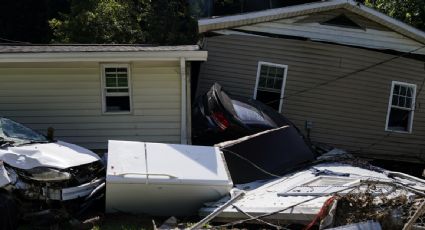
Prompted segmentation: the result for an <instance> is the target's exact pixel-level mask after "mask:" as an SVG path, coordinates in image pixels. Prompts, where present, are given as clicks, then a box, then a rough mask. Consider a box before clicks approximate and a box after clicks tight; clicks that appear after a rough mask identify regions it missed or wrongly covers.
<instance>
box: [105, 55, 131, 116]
mask: <svg viewBox="0 0 425 230" xmlns="http://www.w3.org/2000/svg"><path fill="white" fill-rule="evenodd" d="M100 68H101V77H100V79H101V96H102V114H103V115H122V114H132V113H133V98H132V84H131V83H132V81H131V65H130V64H128V63H107V64H101V65H100ZM106 68H126V69H127V82H128V97H129V106H130V110H129V111H114V112H109V111H107V110H106V97H107V96H108V95H107V93H106V73H105V69H106ZM115 94H126V93H115ZM123 96H127V95H123Z"/></svg>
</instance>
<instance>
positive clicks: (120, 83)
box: [104, 67, 131, 112]
mask: <svg viewBox="0 0 425 230" xmlns="http://www.w3.org/2000/svg"><path fill="white" fill-rule="evenodd" d="M104 78H105V88H104V106H105V108H104V111H105V112H129V111H131V108H130V101H131V100H130V87H129V71H128V68H127V67H105V68H104Z"/></svg>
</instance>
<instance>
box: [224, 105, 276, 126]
mask: <svg viewBox="0 0 425 230" xmlns="http://www.w3.org/2000/svg"><path fill="white" fill-rule="evenodd" d="M232 104H233V108H234V109H235V112H236V114H237V116H238V117H239V119H241V120H242V121H243V122H244V123H246V124H265V125H270V123H269V122H268V121H267V120H266V119H265V118H264V117H263V115H262V114H261V112H260V111H258V110H257V109H256V108H255V107H253V106H251V105H248V104H246V103H243V102H240V101H236V100H232Z"/></svg>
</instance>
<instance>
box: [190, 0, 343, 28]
mask: <svg viewBox="0 0 425 230" xmlns="http://www.w3.org/2000/svg"><path fill="white" fill-rule="evenodd" d="M345 4H349V3H348V2H347V0H335V1H328V2H319V3H308V4H302V5H296V6H289V7H284V8H277V9H271V10H264V11H258V12H253V13H246V14H239V15H233V16H224V17H218V18H210V19H200V20H199V21H198V30H199V33H205V32H208V31H212V30H220V29H228V28H233V27H238V26H244V25H249V24H255V23H261V22H267V21H271V20H278V19H282V18H288V17H296V16H302V15H306V14H310V13H315V12H319V11H326V10H332V9H336V8H340V7H341V6H342V5H345Z"/></svg>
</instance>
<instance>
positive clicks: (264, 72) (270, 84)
mask: <svg viewBox="0 0 425 230" xmlns="http://www.w3.org/2000/svg"><path fill="white" fill-rule="evenodd" d="M287 71H288V66H286V65H280V64H274V63H268V62H259V63H258V69H257V82H256V85H255V90H254V99H256V100H259V101H261V102H263V103H264V104H266V105H268V106H270V107H272V108H274V109H276V110H277V111H279V112H281V111H282V102H283V91H284V88H285V81H286V74H287Z"/></svg>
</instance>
